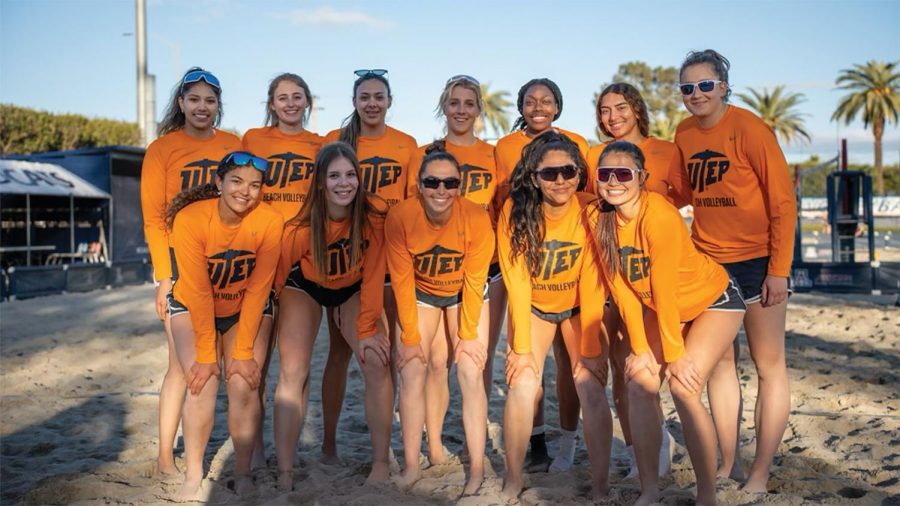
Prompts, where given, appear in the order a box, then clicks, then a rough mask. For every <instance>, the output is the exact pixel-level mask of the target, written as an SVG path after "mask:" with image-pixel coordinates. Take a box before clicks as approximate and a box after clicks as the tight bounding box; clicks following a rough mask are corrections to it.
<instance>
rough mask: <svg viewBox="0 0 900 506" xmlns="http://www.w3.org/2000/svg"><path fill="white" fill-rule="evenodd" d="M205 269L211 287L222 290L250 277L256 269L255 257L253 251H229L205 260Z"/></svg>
mask: <svg viewBox="0 0 900 506" xmlns="http://www.w3.org/2000/svg"><path fill="white" fill-rule="evenodd" d="M206 267H207V270H208V271H209V280H210V281H211V282H212V284H213V286H214V287H216V288H218V289H220V290H222V289H224V288H225V287H226V286H228V285H229V284H231V283H237V282H240V281H243V280H245V279H247V278H248V277H250V274H251V273H252V272H253V268H254V267H256V255H255V253H254V252H253V251H236V250H232V249H230V250H228V251H225V252H222V253H218V254H215V255H213V256H211V257H209V258H207V261H206Z"/></svg>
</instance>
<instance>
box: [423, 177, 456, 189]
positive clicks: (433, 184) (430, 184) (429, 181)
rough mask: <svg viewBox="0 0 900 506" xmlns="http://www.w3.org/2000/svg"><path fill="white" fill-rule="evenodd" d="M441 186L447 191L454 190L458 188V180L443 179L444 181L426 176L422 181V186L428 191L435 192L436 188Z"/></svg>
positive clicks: (453, 178)
mask: <svg viewBox="0 0 900 506" xmlns="http://www.w3.org/2000/svg"><path fill="white" fill-rule="evenodd" d="M442 184H443V185H444V188H446V189H448V190H455V189H457V188H459V178H458V177H445V178H444V179H441V178H437V177H434V176H428V177H426V178H423V179H422V186H424V187H425V188H428V189H429V190H437V189H438V186H440V185H442Z"/></svg>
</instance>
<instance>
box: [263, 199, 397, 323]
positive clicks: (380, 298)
mask: <svg viewBox="0 0 900 506" xmlns="http://www.w3.org/2000/svg"><path fill="white" fill-rule="evenodd" d="M369 202H370V203H371V204H372V205H373V206H375V207H376V209H379V210H380V211H382V212H386V211H387V204H385V202H384V201H383V200H381V199H380V198H378V197H375V196H369ZM349 239H350V219H349V218H348V219H344V220H340V221H335V220H328V222H327V225H326V237H325V240H326V242H327V243H328V266H327V272H328V275H327V276H326V277H325V278H322V276H320V275H319V273H318V271H316V267H315V265H314V264H313V254H312V249H311V242H310V228H309V227H308V226H303V227H298V226H295V225H292V224H288V225H286V226H285V227H284V238H283V240H282V242H281V260H279V262H278V271H277V273H276V275H275V290H276V292H278V294H279V295H280V294H281V290H282V289H283V288H284V284H285V281H286V280H287V278H288V275H289V274H290V272H291V269H293V268H294V266H296V265H297V264H299V265H300V270H301V271H302V272H303V277H304V278H306V279H308V280H309V281H312V282H313V283H316V284H317V285H320V286H322V287H324V288H328V289H331V290H337V289H338V288H344V287H347V286H350V285H352V284H354V283H356V282H357V281H360V280H362V284H361V286H360V308H359V315H358V316H357V318H356V330H357V337H358V338H359V339H365V338H367V337H369V336H372V335H373V334H375V332H376V330H377V326H376V324H377V321H378V319H379V318H380V317H381V312H382V310H383V309H384V273H385V270H386V267H385V259H384V255H385V253H384V216H383V215H378V214H370V215H369V227H367V228H366V230H365V231H364V232H363V240H364V241H365V251H364V253H363V256H362V260H361V261H360V262H358V263H357V264H356V265H351V264H350V242H349Z"/></svg>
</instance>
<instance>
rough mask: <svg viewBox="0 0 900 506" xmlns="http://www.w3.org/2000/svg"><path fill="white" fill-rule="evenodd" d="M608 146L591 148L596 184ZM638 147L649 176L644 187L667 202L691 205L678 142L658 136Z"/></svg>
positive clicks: (590, 165)
mask: <svg viewBox="0 0 900 506" xmlns="http://www.w3.org/2000/svg"><path fill="white" fill-rule="evenodd" d="M606 146H607V144H605V143H604V144H597V145H596V146H591V149H590V151H588V158H587V164H588V168H589V169H590V172H591V174H590V178H591V179H592V180H593V181H594V184H595V185H596V182H597V166H598V165H599V161H600V153H602V152H603V149H604V148H605V147H606ZM637 147H638V148H640V150H641V152H642V153H644V170H646V171H647V174H648V177H647V182H646V183H645V185H644V187H645V188H647V189H648V190H650V191H652V192H656V193H658V194H660V195H664V196H665V197H666V199H667V200H668V201H669V202H671V203H673V204H675V206H676V207H682V206H685V205H687V204H689V202H688V200H689V199H690V195H684V196H683V195H681V192H682V191H684V184H685V183H684V176H683V175H682V172H681V152H680V151H678V146H676V145H675V143H674V142H669V141H664V140H662V139H657V138H655V137H647V138H646V139H644V140H643V141H642V142H640V143H638V145H637Z"/></svg>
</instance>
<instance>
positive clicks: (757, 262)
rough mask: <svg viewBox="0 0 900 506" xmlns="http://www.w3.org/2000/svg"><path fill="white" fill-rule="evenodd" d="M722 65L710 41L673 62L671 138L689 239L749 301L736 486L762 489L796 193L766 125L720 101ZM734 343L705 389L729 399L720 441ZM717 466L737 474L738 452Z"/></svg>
mask: <svg viewBox="0 0 900 506" xmlns="http://www.w3.org/2000/svg"><path fill="white" fill-rule="evenodd" d="M729 68H730V63H729V62H728V60H727V59H726V58H725V57H724V56H722V55H720V54H719V53H717V52H715V51H713V50H711V49H707V50H705V51H698V52H692V53H690V54H688V56H687V58H686V59H685V61H684V63H683V64H682V65H681V72H680V76H681V93H682V95H683V99H684V105H685V107H687V109H688V111H690V113H691V114H692V116H691V117H690V118H687V119H685V120H684V121H682V122H681V124H680V125H678V129H677V131H676V133H675V143H676V144H677V145H678V148H679V149H680V150H681V154H682V158H683V159H684V168H685V170H684V173H685V180H686V181H688V182H689V185H686V190H685V191H684V193H685V194H686V195H690V196H691V204H692V205H693V206H694V221H693V224H692V230H693V233H692V235H691V236H692V238H693V239H694V243H695V244H696V245H697V248H698V249H699V250H700V251H702V252H704V253H706V254H708V255H709V256H711V257H712V258H713V259H715V260H716V261H717V262H719V263H720V264H722V265H723V266H724V267H725V269H726V270H727V271H728V272H729V273H730V274H731V275H732V276H734V278H735V279H736V280H737V282H738V284H739V285H740V287H741V291H742V292H743V294H744V297H746V300H747V303H748V304H749V306H748V308H747V314H746V315H745V317H744V330H745V331H746V332H747V343H748V344H749V346H750V356H751V358H752V359H753V363H754V365H755V366H756V372H757V375H758V377H759V385H758V386H759V389H758V391H759V395H758V396H757V400H756V415H755V416H756V418H755V419H756V424H755V426H756V456H755V458H754V459H753V464H752V465H751V467H750V474H749V475H748V476H747V481H746V482H745V484H744V490H747V491H749V492H766V490H767V488H766V484H767V483H768V480H769V467H770V466H771V465H772V459H773V458H774V457H775V452H776V451H777V450H778V445H779V444H780V443H781V439H782V437H783V436H784V430H785V427H786V425H787V420H788V415H789V413H790V407H791V394H790V386H789V382H788V374H787V363H786V362H785V353H784V328H785V319H786V314H787V296H788V294H789V292H790V290H789V287H788V280H789V277H790V270H791V261H792V259H793V250H794V227H795V226H796V223H797V202H796V199H795V196H794V188H793V184H792V182H791V176H790V170H789V169H788V166H787V161H786V160H785V159H784V154H783V153H782V152H781V148H780V147H779V146H778V141H777V139H776V138H775V134H774V133H773V132H772V129H771V128H769V127H768V125H766V124H765V123H763V121H762V120H760V119H759V118H758V117H757V116H756V115H755V114H753V113H752V112H750V111H747V110H745V109H741V108H739V107H735V106H733V105H729V104H728V96H729V95H730V94H731V89H730V88H729V86H728V70H729ZM736 224H739V225H736ZM739 349H740V348H739V346H738V343H737V341H736V340H735V346H734V350H735V351H734V353H729V354H728V355H726V356H725V357H723V360H722V362H721V363H720V364H719V366H718V367H716V370H715V372H714V373H713V375H712V377H711V378H710V390H711V391H712V390H720V391H724V392H725V393H724V394H722V395H715V396H713V397H715V398H724V399H726V400H728V399H730V400H731V403H730V404H726V405H725V406H724V407H723V409H722V412H724V413H727V414H723V415H722V417H721V418H722V419H723V420H726V421H728V422H729V423H727V424H725V423H723V424H722V426H723V427H727V430H728V433H725V434H720V441H724V442H723V443H722V445H723V446H726V447H728V446H729V445H735V444H737V442H738V437H737V436H738V421H739V420H740V412H741V408H740V405H741V404H740V395H739V394H740V386H739V383H738V381H737V372H736V362H737V359H738V354H737V350H739ZM729 411H730V413H728V412H729ZM717 419H719V417H717ZM732 420H734V422H731V421H732ZM720 432H722V431H721V430H720ZM723 453H724V452H723ZM723 460H724V459H723ZM723 464H726V465H727V462H723ZM720 472H721V474H723V475H724V474H730V475H731V476H732V477H735V478H738V479H740V478H741V477H742V475H743V471H742V470H741V469H740V461H739V459H735V460H734V466H733V468H732V469H730V470H729V468H728V467H724V466H723V469H722V470H721V471H720Z"/></svg>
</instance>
